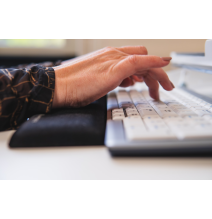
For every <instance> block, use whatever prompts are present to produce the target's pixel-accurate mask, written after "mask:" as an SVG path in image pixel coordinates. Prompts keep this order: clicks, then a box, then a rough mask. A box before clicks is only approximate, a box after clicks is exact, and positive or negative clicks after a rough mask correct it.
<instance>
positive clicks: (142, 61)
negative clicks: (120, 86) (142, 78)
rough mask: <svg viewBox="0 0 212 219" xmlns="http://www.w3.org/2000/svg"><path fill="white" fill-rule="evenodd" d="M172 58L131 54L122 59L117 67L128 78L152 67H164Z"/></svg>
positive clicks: (122, 75)
mask: <svg viewBox="0 0 212 219" xmlns="http://www.w3.org/2000/svg"><path fill="white" fill-rule="evenodd" d="M170 60H171V58H170ZM170 60H169V61H167V60H164V59H163V58H161V57H158V56H149V55H130V56H127V57H126V58H124V59H123V60H121V61H120V62H119V63H118V64H117V65H116V66H115V68H116V72H117V73H118V74H119V76H120V77H122V78H127V77H129V76H131V75H134V74H136V73H137V72H142V71H144V70H148V69H150V68H161V67H164V66H166V65H168V64H169V62H170Z"/></svg>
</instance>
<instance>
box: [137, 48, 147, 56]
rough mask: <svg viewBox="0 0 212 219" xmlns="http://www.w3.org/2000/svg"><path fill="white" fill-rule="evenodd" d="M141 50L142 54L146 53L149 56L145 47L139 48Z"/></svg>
mask: <svg viewBox="0 0 212 219" xmlns="http://www.w3.org/2000/svg"><path fill="white" fill-rule="evenodd" d="M139 49H140V50H141V52H142V53H144V54H145V55H148V51H147V48H146V47H145V46H139Z"/></svg>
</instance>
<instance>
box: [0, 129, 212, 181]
mask: <svg viewBox="0 0 212 219" xmlns="http://www.w3.org/2000/svg"><path fill="white" fill-rule="evenodd" d="M12 134H13V131H8V132H1V133H0V179H212V158H146V157H145V158H143V157H138V158H114V157H111V155H110V154H109V152H108V151H107V148H106V147H104V146H95V147H90V146H86V147H61V148H58V147H57V148H56V147H55V148H26V149H10V148H9V147H8V140H9V138H10V136H11V135H12Z"/></svg>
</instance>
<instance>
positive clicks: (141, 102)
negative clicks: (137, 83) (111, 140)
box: [108, 89, 212, 143]
mask: <svg viewBox="0 0 212 219" xmlns="http://www.w3.org/2000/svg"><path fill="white" fill-rule="evenodd" d="M108 110H109V111H111V118H108V119H109V120H112V121H117V122H118V121H119V123H120V121H121V122H122V124H123V127H124V133H125V137H126V139H127V141H132V142H133V141H139V140H141V141H142V140H163V139H170V140H178V141H182V140H184V139H201V138H204V139H206V138H212V104H211V103H209V102H206V101H204V100H202V99H200V98H197V97H196V96H194V95H192V94H189V93H187V92H185V91H183V90H181V89H174V90H173V91H171V92H166V91H161V92H160V101H155V100H154V99H152V98H151V97H150V96H149V92H148V91H147V90H143V91H137V90H129V91H126V90H121V91H118V92H116V93H115V92H112V93H110V94H109V95H108ZM117 132H118V130H117ZM114 135H115V133H114ZM117 136H118V134H117ZM211 143H212V141H211Z"/></svg>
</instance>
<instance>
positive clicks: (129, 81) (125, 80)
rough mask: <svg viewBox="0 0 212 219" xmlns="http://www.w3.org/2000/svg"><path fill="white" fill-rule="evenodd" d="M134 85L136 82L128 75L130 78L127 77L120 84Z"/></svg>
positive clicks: (121, 85) (123, 85) (122, 85)
mask: <svg viewBox="0 0 212 219" xmlns="http://www.w3.org/2000/svg"><path fill="white" fill-rule="evenodd" d="M132 85H134V82H133V80H132V79H131V78H130V77H128V78H125V79H124V80H123V81H122V82H121V84H120V85H119V86H120V87H129V86H132Z"/></svg>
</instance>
